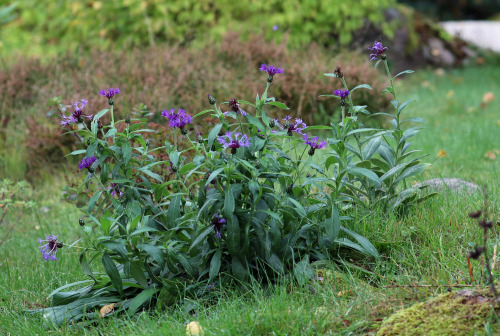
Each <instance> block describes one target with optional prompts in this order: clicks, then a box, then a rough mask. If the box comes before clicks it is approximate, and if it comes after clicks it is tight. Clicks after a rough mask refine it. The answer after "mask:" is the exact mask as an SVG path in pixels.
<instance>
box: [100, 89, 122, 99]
mask: <svg viewBox="0 0 500 336" xmlns="http://www.w3.org/2000/svg"><path fill="white" fill-rule="evenodd" d="M118 93H120V89H119V88H116V89H113V88H110V89H109V90H107V91H106V90H101V91H99V95H101V96H104V97H106V98H108V99H111V98H113V97H114V96H115V95H116V94H118Z"/></svg>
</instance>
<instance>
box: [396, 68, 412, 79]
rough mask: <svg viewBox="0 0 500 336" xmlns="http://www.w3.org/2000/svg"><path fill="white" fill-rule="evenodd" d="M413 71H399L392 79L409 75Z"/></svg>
mask: <svg viewBox="0 0 500 336" xmlns="http://www.w3.org/2000/svg"><path fill="white" fill-rule="evenodd" d="M414 72H415V71H413V70H405V71H401V72H400V73H398V74H397V75H396V76H394V77H393V78H397V77H399V76H401V75H403V74H411V73H414Z"/></svg>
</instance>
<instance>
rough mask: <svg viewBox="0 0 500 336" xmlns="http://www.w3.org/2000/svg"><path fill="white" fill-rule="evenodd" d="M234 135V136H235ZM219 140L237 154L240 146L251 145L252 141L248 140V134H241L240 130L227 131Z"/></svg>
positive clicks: (223, 145)
mask: <svg viewBox="0 0 500 336" xmlns="http://www.w3.org/2000/svg"><path fill="white" fill-rule="evenodd" d="M233 135H234V138H233ZM217 141H219V143H220V144H221V145H222V147H224V148H231V153H232V154H235V153H236V150H237V149H238V148H240V147H249V146H250V141H249V140H248V136H247V135H246V134H241V133H239V132H236V133H233V132H227V133H226V134H224V135H223V136H220V137H218V138H217Z"/></svg>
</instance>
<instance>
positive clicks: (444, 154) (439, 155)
mask: <svg viewBox="0 0 500 336" xmlns="http://www.w3.org/2000/svg"><path fill="white" fill-rule="evenodd" d="M445 156H448V155H447V154H446V152H445V151H444V149H440V150H439V152H438V154H437V157H438V158H440V157H445Z"/></svg>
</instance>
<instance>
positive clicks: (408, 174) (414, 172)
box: [394, 163, 431, 185]
mask: <svg viewBox="0 0 500 336" xmlns="http://www.w3.org/2000/svg"><path fill="white" fill-rule="evenodd" d="M430 166H431V164H430V163H422V164H418V165H416V166H412V167H409V168H408V169H405V170H404V171H403V173H402V174H401V175H399V176H398V178H397V179H395V180H394V184H395V185H396V184H398V183H399V182H401V181H403V180H405V179H407V178H409V177H411V176H414V175H417V174H420V173H421V172H422V171H424V170H425V169H427V168H428V167H430Z"/></svg>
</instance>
